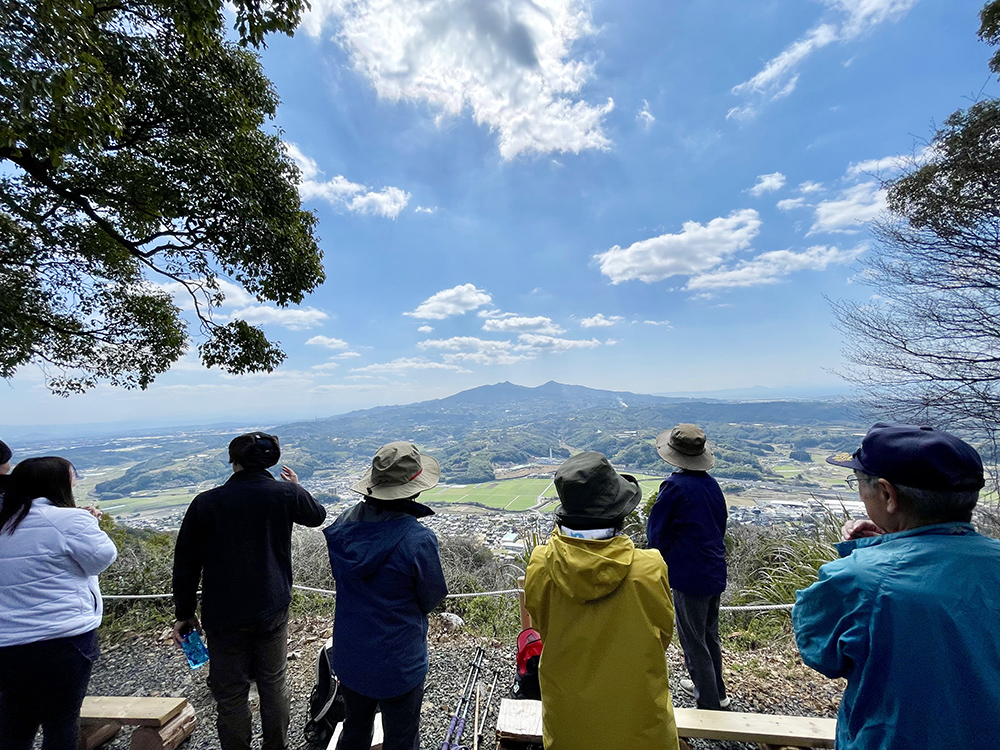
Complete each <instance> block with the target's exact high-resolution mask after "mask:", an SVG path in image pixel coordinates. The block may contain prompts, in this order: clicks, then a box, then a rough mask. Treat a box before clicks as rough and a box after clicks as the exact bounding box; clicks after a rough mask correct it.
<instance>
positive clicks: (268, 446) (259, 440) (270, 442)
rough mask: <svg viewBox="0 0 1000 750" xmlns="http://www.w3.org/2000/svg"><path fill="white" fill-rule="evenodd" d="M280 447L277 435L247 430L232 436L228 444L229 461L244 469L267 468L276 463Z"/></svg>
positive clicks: (279, 454)
mask: <svg viewBox="0 0 1000 750" xmlns="http://www.w3.org/2000/svg"><path fill="white" fill-rule="evenodd" d="M280 458H281V448H280V446H279V445H278V436H277V435H268V434H267V433H266V432H248V433H247V434H246V435H240V436H239V437H236V438H233V441H232V442H231V443H230V444H229V463H231V464H239V465H240V466H242V467H243V468H244V469H267V468H269V467H271V466H274V465H275V464H276V463H278V459H280Z"/></svg>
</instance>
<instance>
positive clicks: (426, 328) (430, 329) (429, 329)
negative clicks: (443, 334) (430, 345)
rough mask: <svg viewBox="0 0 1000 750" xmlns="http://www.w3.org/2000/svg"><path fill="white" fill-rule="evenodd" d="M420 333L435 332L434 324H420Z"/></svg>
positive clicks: (418, 330)
mask: <svg viewBox="0 0 1000 750" xmlns="http://www.w3.org/2000/svg"><path fill="white" fill-rule="evenodd" d="M417 332H418V333H434V328H433V327H432V326H420V328H418V329H417Z"/></svg>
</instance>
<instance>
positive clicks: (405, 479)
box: [351, 441, 441, 500]
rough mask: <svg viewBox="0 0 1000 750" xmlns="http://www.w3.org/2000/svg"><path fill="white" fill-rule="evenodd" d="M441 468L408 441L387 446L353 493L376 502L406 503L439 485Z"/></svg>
mask: <svg viewBox="0 0 1000 750" xmlns="http://www.w3.org/2000/svg"><path fill="white" fill-rule="evenodd" d="M440 478H441V467H440V466H439V465H438V462H437V461H436V460H435V459H433V458H431V457H430V456H421V455H420V451H419V450H417V446H415V445H414V444H413V443H408V442H406V441H399V442H395V443H388V444H387V445H383V446H382V447H381V448H379V449H378V451H377V452H376V453H375V458H373V459H372V467H371V468H370V469H369V470H368V471H367V472H365V475H364V476H363V477H361V479H360V480H359V481H358V482H357V483H356V484H355V485H354V486H353V487H351V489H352V490H353V491H354V492H357V493H359V494H362V495H365V496H366V497H374V498H376V499H377V500H406V499H407V498H410V497H413V496H414V495H419V494H420V493H421V492H424V491H425V490H429V489H431V487H434V486H436V485H437V483H438V480H439V479H440Z"/></svg>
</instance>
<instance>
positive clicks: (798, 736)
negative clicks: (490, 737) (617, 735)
mask: <svg viewBox="0 0 1000 750" xmlns="http://www.w3.org/2000/svg"><path fill="white" fill-rule="evenodd" d="M674 719H675V721H676V722H677V734H678V736H679V737H682V738H701V739H711V740H736V741H738V742H756V743H757V744H758V745H761V746H762V747H833V745H834V739H835V736H836V730H837V721H836V719H819V718H813V717H809V716H776V715H771V714H741V713H736V712H735V711H704V710H702V709H698V708H675V709H674ZM497 739H498V740H499V741H500V745H501V747H516V746H517V744H520V743H527V742H531V743H536V744H541V742H542V703H541V701H529V700H513V699H510V698H504V699H503V700H501V701H500V715H499V716H498V717H497ZM686 745H687V743H685V742H683V740H682V744H681V747H682V748H684V747H686Z"/></svg>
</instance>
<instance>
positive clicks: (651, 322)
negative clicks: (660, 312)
mask: <svg viewBox="0 0 1000 750" xmlns="http://www.w3.org/2000/svg"><path fill="white" fill-rule="evenodd" d="M642 324H643V325H646V326H666V327H667V328H673V326H672V325H670V321H669V320H644V321H642Z"/></svg>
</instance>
